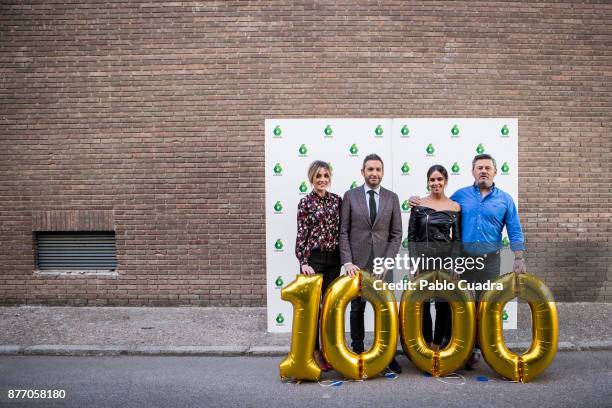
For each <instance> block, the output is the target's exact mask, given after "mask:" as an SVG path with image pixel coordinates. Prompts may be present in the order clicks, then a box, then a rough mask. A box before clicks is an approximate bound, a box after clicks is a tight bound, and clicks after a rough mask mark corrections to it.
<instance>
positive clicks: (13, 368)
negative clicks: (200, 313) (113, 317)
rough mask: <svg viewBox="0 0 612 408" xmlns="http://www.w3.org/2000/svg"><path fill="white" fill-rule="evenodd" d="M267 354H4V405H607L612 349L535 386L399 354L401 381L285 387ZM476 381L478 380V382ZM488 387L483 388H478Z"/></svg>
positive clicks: (550, 373) (574, 362)
mask: <svg viewBox="0 0 612 408" xmlns="http://www.w3.org/2000/svg"><path fill="white" fill-rule="evenodd" d="M280 360H281V359H280V358H277V357H275V358H269V357H224V358H223V357H51V356H2V357H0V406H2V407H29V406H44V407H54V406H58V407H59V406H61V407H65V406H67V407H119V406H121V407H177V406H180V407H237V406H241V407H242V406H244V407H270V406H272V407H310V406H316V407H327V406H331V407H343V408H346V407H351V408H352V407H383V406H388V407H408V406H412V407H419V408H425V407H435V408H439V407H470V408H471V407H495V408H497V407H517V406H519V407H521V408H526V407H538V408H544V407H551V406H554V407H572V408H576V407H605V406H606V407H610V406H611V405H612V352H611V351H602V352H569V353H559V354H558V355H557V357H556V359H555V361H554V362H553V364H552V365H551V366H550V367H549V368H548V370H547V371H546V372H545V373H544V374H543V375H542V376H541V377H539V378H537V379H536V380H535V381H534V382H532V383H528V384H519V383H512V382H507V381H504V380H502V379H501V378H499V377H498V376H497V375H496V374H495V373H494V372H493V371H491V370H490V369H489V368H488V367H487V366H486V364H484V363H481V366H480V368H479V369H477V370H474V371H469V372H460V373H459V375H456V376H453V377H450V378H439V379H436V378H432V377H427V376H425V375H424V374H423V373H421V372H419V371H417V370H416V369H415V368H414V367H413V366H412V365H411V364H410V363H409V362H408V361H407V360H406V358H405V357H400V364H401V365H402V367H403V368H404V372H403V373H402V374H401V375H399V376H398V377H397V378H385V377H382V376H381V377H378V378H374V379H370V380H367V381H364V382H354V381H349V382H338V383H336V384H335V386H332V383H333V380H338V379H340V376H339V375H338V374H337V373H333V372H330V373H326V374H325V375H324V378H323V379H322V381H321V382H320V383H302V384H296V383H287V382H282V381H281V380H280V379H279V377H278V363H279V362H280ZM479 379H480V381H479ZM482 380H487V381H482ZM10 389H13V390H14V389H51V390H53V389H55V390H65V392H66V397H65V398H64V399H47V400H28V399H12V400H9V399H8V397H7V396H8V390H10Z"/></svg>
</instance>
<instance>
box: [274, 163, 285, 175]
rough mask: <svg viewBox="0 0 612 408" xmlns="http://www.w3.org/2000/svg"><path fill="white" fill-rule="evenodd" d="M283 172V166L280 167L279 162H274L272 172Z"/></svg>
mask: <svg viewBox="0 0 612 408" xmlns="http://www.w3.org/2000/svg"><path fill="white" fill-rule="evenodd" d="M282 172H283V168H282V167H281V165H280V163H276V164H275V165H274V174H281V173H282Z"/></svg>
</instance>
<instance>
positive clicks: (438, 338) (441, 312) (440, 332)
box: [423, 300, 452, 346]
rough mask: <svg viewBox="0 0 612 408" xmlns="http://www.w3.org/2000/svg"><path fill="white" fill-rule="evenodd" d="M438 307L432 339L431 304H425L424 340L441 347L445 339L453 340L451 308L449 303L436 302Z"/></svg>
mask: <svg viewBox="0 0 612 408" xmlns="http://www.w3.org/2000/svg"><path fill="white" fill-rule="evenodd" d="M434 302H435V306H436V323H435V325H434V328H433V337H432V327H431V326H432V322H431V311H430V310H429V302H423V338H424V339H425V342H426V343H433V344H436V345H438V346H441V345H442V343H443V341H444V338H445V337H446V338H447V339H448V340H450V338H451V333H452V326H451V320H452V318H451V308H450V305H449V304H448V302H444V301H439V300H435V301H434Z"/></svg>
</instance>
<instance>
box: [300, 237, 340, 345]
mask: <svg viewBox="0 0 612 408" xmlns="http://www.w3.org/2000/svg"><path fill="white" fill-rule="evenodd" d="M308 265H310V266H311V267H312V269H314V270H315V272H316V273H320V274H322V275H323V287H322V288H321V300H322V299H323V298H324V297H325V292H326V291H327V288H328V287H329V285H330V284H331V283H332V282H333V281H334V279H336V278H337V277H338V275H340V252H339V251H338V250H335V251H320V250H318V249H314V250H313V251H312V252H311V253H310V258H309V260H308ZM319 326H320V317H319V322H317V334H318V333H319V331H320V330H319ZM316 339H317V340H316V343H315V350H320V349H321V345H320V342H319V336H318V335H317V337H316Z"/></svg>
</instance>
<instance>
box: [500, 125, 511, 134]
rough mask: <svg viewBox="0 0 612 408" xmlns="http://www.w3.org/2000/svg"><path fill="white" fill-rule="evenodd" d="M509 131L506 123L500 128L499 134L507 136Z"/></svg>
mask: <svg viewBox="0 0 612 408" xmlns="http://www.w3.org/2000/svg"><path fill="white" fill-rule="evenodd" d="M509 133H510V130H509V129H508V125H504V126H503V127H502V128H501V134H502V136H508V134H509Z"/></svg>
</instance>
